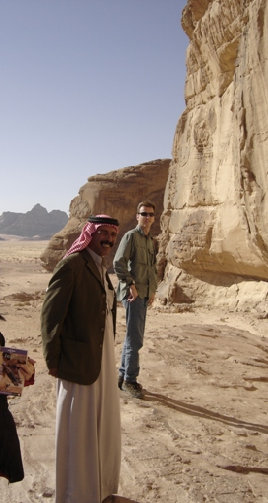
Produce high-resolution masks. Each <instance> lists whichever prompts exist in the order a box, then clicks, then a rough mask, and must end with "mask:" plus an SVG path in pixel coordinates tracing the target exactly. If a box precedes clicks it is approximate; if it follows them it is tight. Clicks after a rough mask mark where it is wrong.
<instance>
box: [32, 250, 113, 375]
mask: <svg viewBox="0 0 268 503" xmlns="http://www.w3.org/2000/svg"><path fill="white" fill-rule="evenodd" d="M107 281H108V285H109V288H110V289H111V290H113V286H112V283H111V281H110V279H109V276H108V275H107ZM105 319H106V293H105V289H104V286H103V284H102V281H101V278H100V274H99V271H98V268H97V266H96V264H95V262H94V260H93V258H92V257H91V256H90V254H89V253H88V252H87V251H86V250H83V251H81V252H78V253H73V254H71V255H69V256H68V257H67V258H65V259H63V260H61V261H60V262H59V264H58V265H57V266H56V269H55V271H54V273H53V276H52V278H51V280H50V282H49V286H48V289H47V292H46V296H45V300H44V303H43V307H42V313H41V334H42V340H43V351H44V357H45V360H46V363H47V366H48V368H49V369H50V368H51V369H52V368H57V369H58V377H60V378H61V379H67V380H69V381H72V382H76V383H79V384H92V383H93V382H94V381H95V380H96V379H97V377H98V375H99V373H100V368H101V358H102V345H103V336H104V329H105ZM113 321H114V333H115V321H116V299H114V305H113Z"/></svg>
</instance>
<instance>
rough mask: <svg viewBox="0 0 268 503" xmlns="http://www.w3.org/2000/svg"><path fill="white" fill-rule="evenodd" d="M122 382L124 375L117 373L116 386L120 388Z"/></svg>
mask: <svg viewBox="0 0 268 503" xmlns="http://www.w3.org/2000/svg"><path fill="white" fill-rule="evenodd" d="M123 382H124V376H122V375H121V374H119V376H118V388H120V389H122V384H123Z"/></svg>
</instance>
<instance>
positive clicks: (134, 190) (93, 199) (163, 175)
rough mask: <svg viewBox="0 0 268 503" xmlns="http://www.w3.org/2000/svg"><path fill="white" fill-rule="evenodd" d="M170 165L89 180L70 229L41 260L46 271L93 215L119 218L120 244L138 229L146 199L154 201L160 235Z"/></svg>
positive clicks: (72, 212) (77, 201)
mask: <svg viewBox="0 0 268 503" xmlns="http://www.w3.org/2000/svg"><path fill="white" fill-rule="evenodd" d="M169 164H170V159H158V160H154V161H151V162H146V163H144V164H139V165H137V166H130V167H127V168H122V169H119V170H117V171H111V172H109V173H106V174H103V175H96V176H91V177H90V178H88V182H87V183H86V184H85V185H83V187H81V189H80V190H79V194H78V196H77V197H75V198H74V199H73V200H72V201H71V203H70V208H69V212H70V217H69V220H68V223H67V225H66V226H65V227H64V229H62V230H61V232H59V233H58V234H55V235H54V236H53V237H52V238H51V240H50V241H49V244H48V247H47V248H46V250H45V252H44V253H43V255H42V256H41V260H42V262H43V265H44V267H45V268H46V269H47V270H48V271H52V270H53V268H54V267H55V265H56V263H57V262H58V261H59V260H60V259H61V258H62V257H63V255H64V254H65V252H66V250H67V249H68V248H69V247H70V245H71V244H72V242H73V241H74V240H75V239H76V237H77V236H78V235H79V233H80V231H81V229H82V227H83V225H84V224H85V223H86V221H87V219H88V217H89V215H92V214H93V215H94V214H95V215H96V214H99V213H105V214H108V215H111V216H113V217H115V218H118V220H119V222H120V232H119V236H118V241H119V239H120V238H121V236H122V235H123V234H124V233H125V232H126V231H127V230H129V229H131V228H133V227H135V225H136V223H137V221H136V208H137V204H138V202H139V201H142V200H144V199H150V200H151V201H152V202H154V203H155V205H156V219H155V224H154V227H153V228H152V230H153V232H154V234H155V235H158V234H159V232H160V215H161V213H162V211H163V199H164V191H165V186H166V183H167V177H168V168H169ZM113 255H114V253H112V254H111V255H110V258H109V265H111V263H112V259H113Z"/></svg>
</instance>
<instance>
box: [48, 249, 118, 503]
mask: <svg viewBox="0 0 268 503" xmlns="http://www.w3.org/2000/svg"><path fill="white" fill-rule="evenodd" d="M94 258H95V259H96V257H94ZM97 265H99V264H97ZM104 284H105V289H106V296H107V316H106V325H105V333H104V340H103V353H102V362H101V371H100V375H99V377H98V379H97V380H96V381H95V382H94V383H93V384H91V385H81V384H76V383H72V382H70V381H67V380H63V379H58V395H57V409H56V500H55V503H102V501H103V500H104V499H105V498H106V497H107V496H109V495H111V494H115V493H117V490H118V483H119V473H120V460H121V426H120V408H119V407H120V405H119V392H118V386H117V376H116V367H115V356H114V336H113V318H112V312H111V308H112V304H113V292H112V291H111V290H109V289H108V285H107V282H106V279H105V281H104Z"/></svg>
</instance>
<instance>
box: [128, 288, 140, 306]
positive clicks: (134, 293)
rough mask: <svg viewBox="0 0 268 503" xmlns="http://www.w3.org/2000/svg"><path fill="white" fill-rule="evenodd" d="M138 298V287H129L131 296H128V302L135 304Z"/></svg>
mask: <svg viewBox="0 0 268 503" xmlns="http://www.w3.org/2000/svg"><path fill="white" fill-rule="evenodd" d="M137 297H138V292H137V289H136V285H130V287H129V296H128V299H127V300H128V302H133V301H134V300H135V299H136V298H137Z"/></svg>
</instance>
